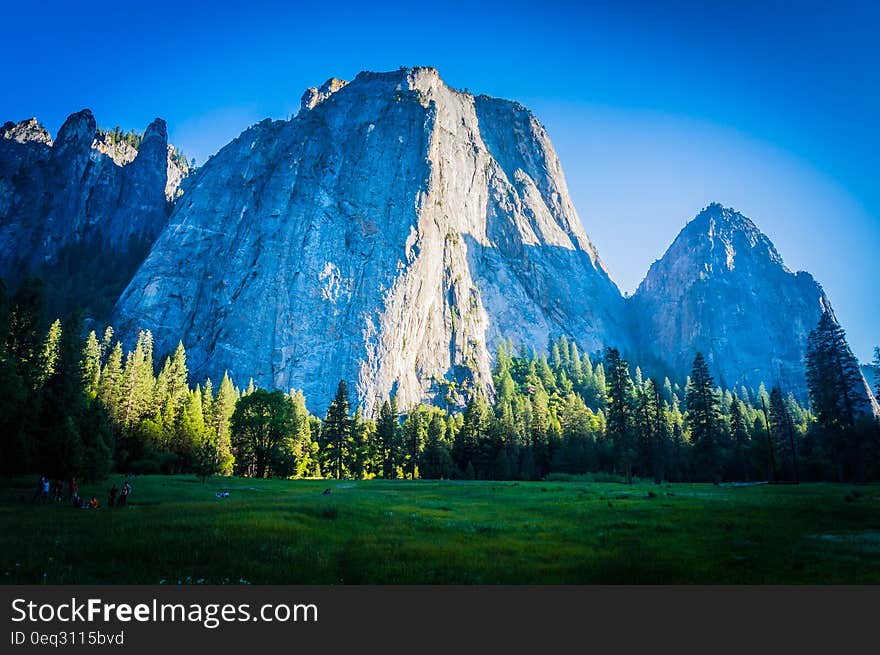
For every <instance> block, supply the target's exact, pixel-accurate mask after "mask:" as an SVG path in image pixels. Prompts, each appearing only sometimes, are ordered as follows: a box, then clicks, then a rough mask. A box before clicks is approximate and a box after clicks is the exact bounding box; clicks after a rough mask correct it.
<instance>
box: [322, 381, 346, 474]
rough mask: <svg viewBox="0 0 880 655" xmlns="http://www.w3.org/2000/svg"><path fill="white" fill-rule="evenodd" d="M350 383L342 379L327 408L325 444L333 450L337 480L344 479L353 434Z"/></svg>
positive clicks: (324, 431)
mask: <svg viewBox="0 0 880 655" xmlns="http://www.w3.org/2000/svg"><path fill="white" fill-rule="evenodd" d="M348 413H349V403H348V385H347V384H346V383H345V380H340V381H339V385H338V386H337V387H336V396H335V397H334V398H333V401H332V402H331V403H330V407H329V408H328V409H327V417H326V418H325V419H324V429H323V431H322V432H323V435H324V446H325V448H327V449H328V450H330V451H332V452H331V453H330V454H331V461H332V462H333V469H334V472H335V475H336V479H337V480H341V479H342V474H343V461H344V459H345V451H346V449H347V447H348V440H349V438H350V434H351V419H350V417H349V414H348Z"/></svg>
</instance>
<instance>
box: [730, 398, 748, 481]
mask: <svg viewBox="0 0 880 655" xmlns="http://www.w3.org/2000/svg"><path fill="white" fill-rule="evenodd" d="M730 436H731V442H732V445H733V452H732V457H731V471H730V472H731V476H732V477H733V478H734V479H735V480H748V479H749V470H750V466H749V452H750V450H751V448H750V438H749V430H748V427H747V426H746V417H745V407H744V406H743V403H742V401H741V400H740V399H739V398H737V397H736V396H734V398H733V402H732V403H731V404H730Z"/></svg>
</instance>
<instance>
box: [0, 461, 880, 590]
mask: <svg viewBox="0 0 880 655" xmlns="http://www.w3.org/2000/svg"><path fill="white" fill-rule="evenodd" d="M117 477H118V476H114V477H113V478H112V479H110V480H107V481H105V482H104V483H102V484H101V485H100V486H95V485H91V486H90V485H84V486H83V488H82V489H81V493H84V495H85V496H86V497H88V496H91V495H92V494H93V493H94V494H95V495H97V496H98V498H99V499H100V501H101V503H102V507H101V508H100V509H98V510H84V509H74V508H73V507H70V506H68V505H67V504H66V503H65V504H63V505H55V504H51V503H49V504H45V505H43V504H39V503H33V502H32V501H31V496H32V490H33V487H34V484H35V482H36V479H34V480H31V479H29V478H28V479H15V480H12V481H10V480H5V481H2V482H0V532H2V536H0V579H2V581H3V583H5V584H87V583H119V584H122V583H132V584H246V583H250V584H269V583H278V584H373V583H376V584H575V583H586V584H599V583H601V584H609V583H610V584H617V583H626V584H643V583H645V584H709V583H720V584H728V583H733V584H745V583H747V584H789V583H793V584H802V583H804V584H806V583H809V584H814V583H818V584H826V583H855V584H859V583H874V584H877V583H880V486H858V487H854V486H848V485H838V484H802V485H757V486H730V485H721V486H713V485H710V484H671V485H670V484H664V485H654V484H650V483H636V484H634V485H631V486H627V485H624V484H619V483H612V482H591V481H588V480H582V479H574V480H571V481H558V482H484V481H473V482H470V481H382V480H369V481H353V480H352V481H327V480H255V479H246V478H212V479H209V480H208V481H207V482H205V483H202V482H199V481H198V480H196V479H195V478H193V477H186V476H179V477H165V476H140V477H135V478H133V479H132V486H133V492H132V495H131V498H130V501H129V506H128V507H127V508H107V507H106V501H107V489H108V488H109V486H110V484H111V483H112V482H116V483H117V485H119V484H120V483H121V481H122V479H121V478H119V479H117ZM328 488H329V489H330V490H331V493H329V494H324V493H323V492H324V490H325V489H328ZM222 489H227V490H228V491H229V497H228V498H222V499H218V498H216V497H215V493H216V492H218V491H220V490H222Z"/></svg>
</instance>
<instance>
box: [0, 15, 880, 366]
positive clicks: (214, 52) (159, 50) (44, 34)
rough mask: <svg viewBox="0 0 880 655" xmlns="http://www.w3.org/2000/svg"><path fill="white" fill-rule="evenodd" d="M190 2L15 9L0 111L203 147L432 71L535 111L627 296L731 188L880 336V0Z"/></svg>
mask: <svg viewBox="0 0 880 655" xmlns="http://www.w3.org/2000/svg"><path fill="white" fill-rule="evenodd" d="M179 4H183V3H177V2H167V1H166V0H158V1H154V2H137V3H125V2H119V1H117V2H104V1H97V2H90V3H69V2H31V3H14V4H12V3H7V5H6V6H5V7H4V20H3V21H2V25H0V55H2V57H3V62H4V68H5V72H6V75H5V76H4V77H5V80H4V82H3V84H2V85H0V120H10V119H11V120H20V119H22V118H26V117H30V116H37V117H38V118H39V119H40V120H41V121H42V122H43V123H44V124H45V125H46V126H47V127H48V128H49V129H50V131H51V132H52V133H53V134H54V133H56V132H57V130H58V127H59V126H60V125H61V123H62V122H63V120H64V118H65V117H66V116H67V115H68V114H69V113H71V112H73V111H76V110H78V109H80V108H82V107H89V108H91V109H92V110H93V111H94V113H95V116H96V118H97V120H98V122H99V124H101V125H105V126H112V125H116V124H118V125H121V126H122V127H124V128H126V129H129V128H137V129H143V128H144V127H145V126H146V125H147V124H148V123H149V122H150V120H152V119H153V118H154V117H156V116H161V117H163V118H165V119H166V120H167V121H168V126H169V131H170V135H171V140H172V141H173V142H174V143H175V144H177V145H178V146H180V147H181V148H182V149H183V150H184V152H186V153H187V154H188V155H190V156H194V157H196V159H197V160H199V161H200V162H201V161H204V160H205V159H206V158H207V156H208V155H210V154H211V153H213V152H215V151H216V150H217V149H219V148H220V147H222V145H224V144H225V143H226V142H228V141H229V140H230V139H231V138H233V137H234V136H236V135H237V134H238V133H239V132H241V130H243V129H244V128H245V127H247V126H248V125H250V124H252V123H254V122H256V121H258V120H261V119H262V118H265V117H267V116H271V117H275V118H282V117H288V116H289V115H290V114H292V113H294V112H295V111H296V109H297V107H298V105H299V98H300V96H301V94H302V92H303V90H304V89H305V88H306V87H308V86H313V85H316V84H320V83H321V82H323V81H324V80H325V79H326V78H328V77H330V76H337V77H342V78H345V79H351V78H352V77H353V76H354V75H356V74H357V72H358V71H360V70H390V69H394V68H397V67H399V66H401V65H430V66H435V67H437V68H438V69H439V70H440V73H441V75H442V76H443V78H444V79H445V80H446V81H447V82H448V83H449V84H450V85H452V86H455V87H458V88H467V89H469V90H470V91H472V92H475V93H488V94H491V95H495V96H500V97H506V98H512V99H516V100H519V101H521V102H522V103H523V104H525V105H526V106H528V107H530V108H531V109H532V110H533V111H534V112H535V113H536V114H537V115H538V117H539V119H540V120H541V121H542V122H543V123H544V125H545V126H546V127H547V129H548V131H549V132H550V135H551V138H552V139H553V142H554V145H555V146H556V149H557V151H558V153H559V157H560V160H561V161H562V165H563V168H564V169H565V172H566V178H567V180H568V184H569V187H570V189H571V192H572V196H573V198H574V202H575V205H576V207H577V208H578V211H579V213H580V215H581V218H582V219H583V222H584V225H585V227H586V229H587V232H588V233H589V235H590V237H591V238H592V239H593V241H594V242H595V243H596V245H597V246H598V248H599V252H600V254H601V256H602V258H603V260H604V261H605V263H606V265H607V266H608V268H609V269H610V271H611V273H612V275H613V276H614V278H615V279H616V280H617V282H618V283H619V285H620V286H621V288H622V290H624V291H626V292H631V291H632V290H634V288H635V287H636V286H637V284H638V282H639V281H640V280H641V279H642V277H643V276H644V274H645V272H646V271H647V269H648V266H649V265H650V264H651V262H652V261H653V260H654V259H657V258H658V257H660V256H661V255H662V254H663V252H664V251H665V249H666V248H667V246H668V245H669V244H670V243H671V241H672V239H673V238H674V237H675V235H676V234H677V232H678V230H679V229H681V227H682V226H683V225H684V224H685V223H686V222H687V221H688V220H689V219H690V218H691V217H693V216H694V215H695V214H696V213H698V212H699V210H700V209H701V208H702V207H704V206H705V205H707V204H708V203H710V202H712V201H718V202H721V203H723V204H725V205H729V206H733V207H735V208H737V209H739V210H740V211H742V212H743V213H745V214H746V215H747V216H749V217H750V218H752V219H753V220H754V221H755V222H756V223H757V225H758V227H759V228H761V229H762V230H763V231H764V232H766V233H767V235H768V236H769V237H770V238H771V239H772V240H773V242H774V243H775V245H776V247H777V249H778V250H779V251H780V253H781V254H782V256H783V258H784V259H785V261H786V263H787V264H788V265H789V267H790V268H792V269H794V270H808V271H810V272H811V273H813V275H814V276H815V277H816V278H817V279H818V280H819V281H820V282H821V283H822V285H823V286H824V288H825V290H826V291H827V293H828V294H829V296H830V298H831V301H832V304H833V305H834V307H835V310H836V312H837V314H838V318H840V320H841V322H842V323H843V326H844V327H845V328H846V330H847V333H848V335H849V338H850V341H851V343H852V345H853V349H854V350H855V351H856V354H857V355H858V356H859V357H860V358H861V359H862V360H868V359H870V356H871V351H872V348H873V346H874V345H878V344H880V300H878V295H877V292H876V284H877V282H876V281H877V280H878V279H880V256H878V253H880V220H878V218H880V215H878V207H880V184H878V182H880V175H878V172H880V165H878V163H877V162H878V153H880V131H878V129H877V117H878V116H880V74H878V70H880V39H877V37H876V35H877V32H878V28H880V9H878V4H877V3H873V2H861V3H858V2H848V1H843V2H834V3H829V2H813V1H812V0H802V1H800V2H798V3H789V2H777V1H774V0H768V1H765V2H751V1H748V0H745V1H741V2H736V3H712V2H689V1H685V0H666V1H665V2H659V1H657V2H644V1H636V0H619V1H618V2H613V3H611V2H608V3H604V6H603V4H598V3H596V4H591V3H588V2H581V3H574V2H569V3H566V2H555V1H553V0H545V1H543V2H540V3H536V2H528V3H521V2H517V1H516V0H510V1H508V2H477V1H474V0H470V1H469V2H442V1H439V0H438V1H434V2H425V3H421V4H418V3H415V2H399V3H393V2H392V3H363V2H358V3H347V2H323V3H316V2H309V3H303V4H302V5H300V4H299V3H295V2H287V3H282V2H264V1H261V0H251V1H249V2H226V1H224V0H215V1H214V2H211V3H207V2H204V3H190V4H189V6H179ZM715 5H718V6H715Z"/></svg>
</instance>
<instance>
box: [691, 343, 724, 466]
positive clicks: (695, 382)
mask: <svg viewBox="0 0 880 655" xmlns="http://www.w3.org/2000/svg"><path fill="white" fill-rule="evenodd" d="M685 404H686V405H687V414H686V422H687V426H688V429H689V430H690V435H691V443H692V444H693V448H694V457H695V463H696V468H697V471H698V474H700V475H701V477H704V478H707V479H709V480H712V481H713V482H718V481H720V477H721V468H720V456H721V452H720V436H721V435H720V427H721V426H720V411H719V399H718V395H717V394H716V392H715V382H714V380H713V379H712V376H711V375H710V373H709V365H708V364H707V363H706V359H705V358H704V357H703V354H702V353H699V352H698V353H697V354H696V356H695V357H694V365H693V368H692V370H691V375H690V382H689V384H688V387H687V391H686V394H685Z"/></svg>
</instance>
